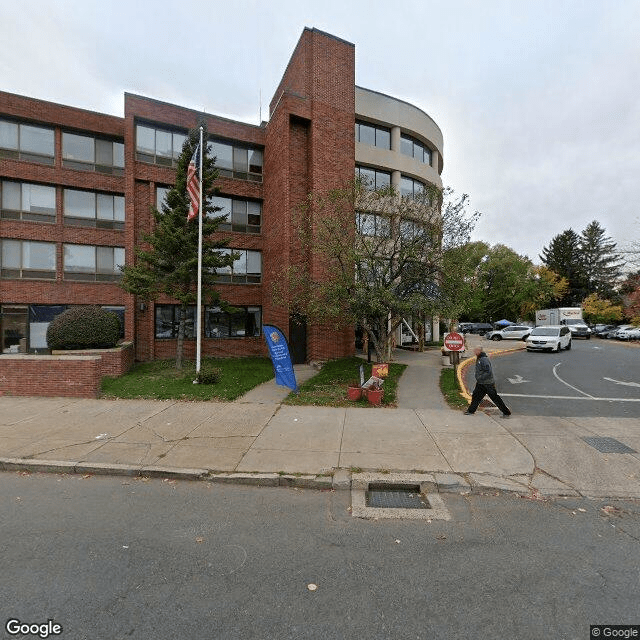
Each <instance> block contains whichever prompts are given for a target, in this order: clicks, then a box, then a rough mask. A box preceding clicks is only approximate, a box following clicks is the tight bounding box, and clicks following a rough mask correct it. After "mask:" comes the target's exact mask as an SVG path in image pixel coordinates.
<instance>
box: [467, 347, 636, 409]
mask: <svg viewBox="0 0 640 640" xmlns="http://www.w3.org/2000/svg"><path fill="white" fill-rule="evenodd" d="M517 344H521V343H518V342H511V341H509V342H506V341H503V342H501V343H498V344H496V343H495V342H492V341H489V340H486V339H485V338H482V337H479V336H472V337H469V338H468V340H467V350H468V352H472V349H473V347H474V346H476V345H480V346H482V347H483V348H485V349H486V351H487V352H488V353H490V351H491V350H496V349H502V348H505V347H508V348H509V347H510V348H513V347H514V346H515V345H517ZM490 355H491V354H490ZM491 359H492V362H493V367H494V374H495V378H496V385H497V387H498V392H499V393H500V395H501V396H502V397H503V398H504V400H505V402H506V403H507V405H509V407H510V408H511V409H512V411H513V412H514V413H518V414H522V415H544V416H603V417H625V418H631V417H638V418H639V419H640V346H638V345H637V344H629V343H622V342H617V341H614V340H600V339H596V338H592V339H591V340H583V339H574V340H573V342H572V349H571V350H570V351H562V352H560V353H547V352H545V353H535V352H532V353H528V352H526V351H516V352H514V353H509V354H505V355H494V356H492V358H491ZM473 374H474V368H473V366H470V367H468V368H467V369H466V371H465V381H466V384H467V387H468V388H469V389H470V390H471V389H473V386H474V384H475V381H474V375H473Z"/></svg>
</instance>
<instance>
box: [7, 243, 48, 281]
mask: <svg viewBox="0 0 640 640" xmlns="http://www.w3.org/2000/svg"><path fill="white" fill-rule="evenodd" d="M5 241H7V242H19V243H20V267H17V268H16V267H5V266H4V264H3V262H2V252H3V248H2V243H3V242H5ZM26 243H29V244H46V245H52V246H53V248H54V251H53V258H54V262H55V266H54V268H53V269H33V268H30V267H24V251H23V246H24V245H25V244H26ZM57 270H58V256H57V250H56V243H55V242H47V241H44V240H24V239H22V238H0V277H1V278H5V279H7V280H55V279H56V277H57Z"/></svg>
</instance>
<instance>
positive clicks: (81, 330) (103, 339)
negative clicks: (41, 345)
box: [47, 306, 120, 350]
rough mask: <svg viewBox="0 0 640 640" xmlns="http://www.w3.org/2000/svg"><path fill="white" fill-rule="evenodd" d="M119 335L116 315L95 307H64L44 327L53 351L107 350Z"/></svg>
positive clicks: (118, 322)
mask: <svg viewBox="0 0 640 640" xmlns="http://www.w3.org/2000/svg"><path fill="white" fill-rule="evenodd" d="M119 337H120V320H119V318H118V316H117V315H116V314H115V313H112V312H110V311H105V310H104V309H101V308H100V307H97V306H87V307H72V308H71V309H67V310H66V311H64V312H63V313H61V314H60V315H59V316H56V318H54V319H53V321H52V322H51V323H50V324H49V327H48V329H47V345H48V347H49V349H52V350H54V349H56V350H60V349H110V348H112V347H115V346H116V343H117V342H118V338H119Z"/></svg>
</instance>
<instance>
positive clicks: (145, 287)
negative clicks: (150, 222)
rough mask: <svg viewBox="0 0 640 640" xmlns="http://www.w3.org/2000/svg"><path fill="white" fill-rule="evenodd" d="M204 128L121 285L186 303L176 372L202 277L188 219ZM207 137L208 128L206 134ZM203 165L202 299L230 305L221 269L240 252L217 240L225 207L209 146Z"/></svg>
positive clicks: (148, 296)
mask: <svg viewBox="0 0 640 640" xmlns="http://www.w3.org/2000/svg"><path fill="white" fill-rule="evenodd" d="M199 136H200V132H199V130H193V131H191V132H190V133H189V136H188V137H187V139H186V140H185V142H184V145H183V147H182V153H181V154H180V158H179V160H178V167H177V171H176V182H175V186H174V187H173V188H172V189H170V190H169V192H168V193H167V195H166V198H165V201H164V202H163V203H162V207H161V209H160V210H158V209H157V208H156V207H152V209H151V210H152V213H153V218H154V221H155V228H154V229H153V230H152V232H151V233H143V234H142V242H143V243H144V245H143V246H141V247H136V252H135V257H136V259H135V263H134V264H132V265H127V266H125V267H124V268H123V269H122V272H123V277H122V280H121V283H120V286H121V287H122V288H123V289H124V290H125V291H127V292H128V293H133V294H135V295H137V296H140V297H141V298H143V299H145V300H156V299H157V298H158V296H159V295H160V294H164V295H166V296H169V297H170V298H173V299H175V300H177V301H178V302H179V304H180V313H179V324H178V341H177V346H176V368H177V369H181V368H182V359H183V345H184V335H185V322H186V317H187V307H188V306H189V305H193V304H195V302H196V298H197V292H196V288H197V278H198V223H197V220H192V221H188V220H187V215H188V211H189V195H188V194H187V169H188V166H189V162H190V160H191V158H192V156H193V153H194V151H195V149H196V146H197V144H198V141H199ZM203 138H204V140H206V139H207V135H206V129H205V131H204V132H203ZM203 151H204V153H203V162H202V192H203V201H204V202H203V203H202V207H201V214H202V215H203V216H205V217H204V218H203V221H202V236H203V239H202V296H203V300H206V301H207V302H208V303H210V304H212V303H214V304H216V305H220V306H223V307H225V306H226V303H224V302H223V301H221V300H220V297H219V294H218V292H217V291H216V290H215V289H214V284H215V280H216V270H217V269H220V268H222V267H226V266H230V265H231V264H232V263H233V260H234V259H235V258H236V257H237V254H233V253H230V252H227V253H224V252H222V251H221V249H222V248H223V247H226V245H227V242H226V241H224V240H219V239H216V240H214V239H213V238H212V234H213V233H215V231H216V230H217V228H218V225H219V224H220V222H221V221H222V220H223V217H221V216H217V217H216V216H215V212H216V211H219V210H220V209H219V208H217V207H214V206H213V205H212V203H211V200H210V196H212V195H213V194H214V192H215V191H214V186H213V185H214V181H215V179H216V178H217V175H218V174H217V171H216V170H215V159H214V158H211V157H209V155H208V153H207V146H206V144H205V147H204V150H203Z"/></svg>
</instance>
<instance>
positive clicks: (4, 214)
mask: <svg viewBox="0 0 640 640" xmlns="http://www.w3.org/2000/svg"><path fill="white" fill-rule="evenodd" d="M6 183H11V184H16V185H19V187H20V209H9V208H5V207H4V206H3V200H4V189H5V188H6V187H5V184H6ZM25 185H27V186H36V187H44V188H46V189H52V190H53V212H52V213H44V212H38V211H35V212H34V211H30V210H29V211H27V210H26V209H24V204H23V201H24V192H23V186H25ZM56 199H57V194H56V187H55V186H53V185H50V184H38V183H37V182H26V181H21V180H2V179H0V218H3V219H5V220H22V221H23V222H38V223H42V224H55V222H56V217H57V216H56Z"/></svg>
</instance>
